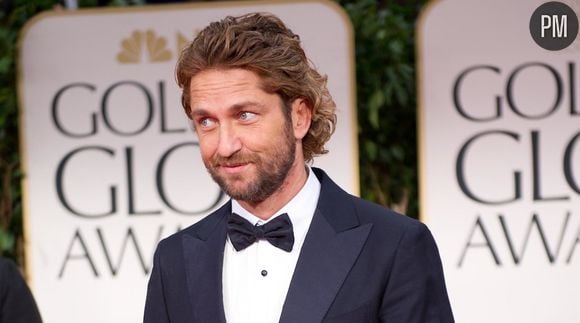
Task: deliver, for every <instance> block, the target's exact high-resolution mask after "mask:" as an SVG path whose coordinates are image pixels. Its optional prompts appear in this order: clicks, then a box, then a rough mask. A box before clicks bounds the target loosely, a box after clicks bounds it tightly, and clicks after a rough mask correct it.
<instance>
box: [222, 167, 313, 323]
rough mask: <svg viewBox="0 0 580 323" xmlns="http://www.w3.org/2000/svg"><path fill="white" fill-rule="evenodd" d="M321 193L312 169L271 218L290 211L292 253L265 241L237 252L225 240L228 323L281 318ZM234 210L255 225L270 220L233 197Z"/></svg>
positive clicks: (271, 321) (267, 322)
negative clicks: (302, 183) (304, 181)
mask: <svg viewBox="0 0 580 323" xmlns="http://www.w3.org/2000/svg"><path fill="white" fill-rule="evenodd" d="M319 195H320V182H319V181H318V179H317V178H316V176H315V175H314V173H313V172H312V170H311V169H309V170H308V179H307V180H306V183H305V184H304V186H303V187H302V189H300V191H299V192H298V194H296V196H294V198H292V200H290V202H288V204H286V205H285V206H283V207H282V208H281V209H280V210H279V211H278V212H276V213H275V216H273V217H271V218H270V219H268V221H271V220H272V219H274V218H275V217H276V216H278V215H280V214H283V213H287V214H288V216H289V217H290V221H292V226H293V230H294V247H293V248H292V251H290V252H286V251H284V250H282V249H279V248H276V247H274V246H272V245H271V244H270V243H269V242H268V241H266V240H259V241H257V242H255V243H254V244H252V245H251V246H249V247H247V248H246V249H244V250H240V251H236V249H234V247H233V245H232V243H231V242H230V240H229V238H228V239H227V240H226V246H225V250H224V263H223V276H222V281H223V297H224V310H225V314H226V321H227V322H228V323H275V322H278V321H279V320H280V315H281V314H282V306H283V305H284V301H285V299H286V293H287V292H288V287H289V286H290V281H291V279H292V275H293V274H294V269H295V267H296V262H297V261H298V256H299V255H300V250H301V249H302V244H303V243H304V238H305V237H306V232H307V231H308V228H309V227H310V223H311V222H312V217H313V216H314V211H315V209H316V204H317V203H318V197H319ZM232 212H234V213H237V214H239V215H240V216H242V217H243V218H245V219H246V220H248V221H250V223H252V224H254V225H255V224H264V223H267V222H268V221H263V220H261V219H260V218H258V217H256V216H255V215H253V214H251V213H250V212H248V211H246V210H245V209H244V208H243V207H242V206H241V205H240V204H239V203H238V202H237V201H235V200H232Z"/></svg>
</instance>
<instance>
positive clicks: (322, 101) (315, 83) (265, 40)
mask: <svg viewBox="0 0 580 323" xmlns="http://www.w3.org/2000/svg"><path fill="white" fill-rule="evenodd" d="M211 68H241V69H246V70H249V71H252V72H254V73H256V74H257V75H258V76H260V78H261V80H262V88H263V89H264V90H265V91H266V92H268V93H276V94H278V95H279V96H280V98H281V99H282V102H283V103H284V104H283V105H284V109H285V110H286V111H285V115H286V118H287V119H288V120H289V119H290V115H291V114H290V113H291V111H290V107H291V103H292V102H293V101H294V100H295V99H298V98H304V99H305V100H306V101H307V102H308V105H309V107H310V108H311V109H312V121H311V125H310V129H309V130H308V133H307V134H306V136H305V137H304V138H303V139H302V149H303V153H304V159H305V160H306V161H311V160H312V158H313V157H314V156H317V155H322V154H325V153H327V152H328V150H327V149H325V147H324V145H325V144H326V142H328V140H329V139H330V137H331V136H332V134H333V132H334V130H335V127H336V104H335V103H334V101H333V100H332V97H331V96H330V93H329V92H328V89H327V87H326V82H327V78H326V76H322V75H320V74H319V73H318V72H317V71H316V69H315V68H314V67H313V65H312V64H311V62H310V61H309V60H308V58H307V57H306V54H305V53H304V50H303V49H302V47H301V46H300V38H299V36H298V35H296V34H294V33H293V32H292V31H291V30H290V29H288V28H287V27H286V26H285V25H284V23H283V22H282V21H281V20H280V19H279V18H278V17H276V16H274V15H272V14H269V13H251V14H247V15H243V16H239V17H231V16H229V17H226V18H225V19H223V20H221V21H218V22H212V23H210V24H209V26H207V27H206V28H205V29H203V30H202V31H201V32H200V33H199V34H198V35H197V36H196V37H195V39H194V40H193V41H192V42H191V43H190V44H189V45H188V46H187V47H185V49H184V50H183V51H182V53H181V56H180V58H179V61H178V63H177V67H176V77H177V83H178V85H179V86H180V87H181V89H182V95H181V103H182V105H183V108H184V109H185V113H186V114H187V116H188V117H189V118H191V106H190V100H191V98H190V83H191V78H192V77H194V76H195V75H197V74H198V73H199V72H202V71H204V70H206V69H211Z"/></svg>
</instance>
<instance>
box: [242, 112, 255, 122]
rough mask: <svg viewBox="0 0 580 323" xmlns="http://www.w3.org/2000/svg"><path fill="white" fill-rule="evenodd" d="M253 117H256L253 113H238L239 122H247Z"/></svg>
mask: <svg viewBox="0 0 580 323" xmlns="http://www.w3.org/2000/svg"><path fill="white" fill-rule="evenodd" d="M255 116H256V114H255V113H252V112H248V111H244V112H242V113H240V120H242V121H248V120H251V119H252V118H253V117H255Z"/></svg>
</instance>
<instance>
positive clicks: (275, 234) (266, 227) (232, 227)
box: [228, 213, 294, 252]
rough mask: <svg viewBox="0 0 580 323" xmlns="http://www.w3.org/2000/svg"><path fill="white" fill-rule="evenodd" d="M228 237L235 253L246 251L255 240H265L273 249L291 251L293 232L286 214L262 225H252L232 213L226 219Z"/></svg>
mask: <svg viewBox="0 0 580 323" xmlns="http://www.w3.org/2000/svg"><path fill="white" fill-rule="evenodd" d="M228 235H229V237H230V241H231V242H232V245H233V246H234V248H235V249H236V251H240V250H243V249H246V248H247V247H248V246H250V245H251V244H252V243H254V242H256V241H257V240H261V239H266V240H268V242H270V243H271V244H272V245H273V246H274V247H278V248H280V249H282V250H284V251H288V252H290V251H292V246H293V245H294V232H293V230H292V222H290V217H288V214H286V213H284V214H280V215H279V216H277V217H275V218H274V219H272V221H270V222H268V223H265V224H263V225H252V224H251V223H250V222H249V221H248V220H246V219H244V218H242V217H241V216H239V215H237V214H235V213H232V214H231V215H230V217H229V219H228Z"/></svg>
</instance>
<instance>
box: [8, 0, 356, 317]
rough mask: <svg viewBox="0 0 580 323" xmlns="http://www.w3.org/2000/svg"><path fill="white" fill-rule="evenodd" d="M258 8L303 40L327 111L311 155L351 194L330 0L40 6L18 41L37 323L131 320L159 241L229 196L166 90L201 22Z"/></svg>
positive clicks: (346, 48) (336, 22) (344, 72)
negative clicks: (322, 83)
mask: <svg viewBox="0 0 580 323" xmlns="http://www.w3.org/2000/svg"><path fill="white" fill-rule="evenodd" d="M256 11H268V12H272V13H274V14H276V15H278V16H279V17H280V18H281V19H282V20H283V21H284V22H286V23H287V24H288V26H289V27H290V28H291V29H292V30H293V31H294V32H296V33H297V34H299V35H300V38H301V40H302V43H303V46H304V47H305V50H306V52H307V55H308V56H309V57H310V58H311V60H312V61H313V63H314V64H315V65H316V66H317V68H318V69H319V71H321V72H322V73H325V74H327V75H328V79H329V81H328V85H329V89H330V92H331V93H332V95H333V97H334V99H335V101H336V103H337V106H338V125H337V131H336V133H335V134H334V136H333V138H332V140H331V141H330V143H329V147H328V148H329V150H330V153H329V154H328V155H327V156H324V157H321V158H318V159H316V160H315V163H314V164H315V166H320V167H322V168H324V169H326V170H327V171H328V172H329V173H330V174H331V176H332V177H333V178H334V179H335V180H336V181H337V182H338V183H339V184H340V185H341V186H342V187H344V188H345V189H346V190H348V191H350V192H352V193H354V194H356V193H358V182H359V180H358V156H357V154H358V150H357V143H356V124H357V123H356V114H355V108H354V102H355V85H354V84H355V82H354V50H353V32H352V28H351V25H350V22H349V21H348V18H347V16H346V15H345V13H344V12H342V11H341V9H340V8H339V7H338V5H336V4H334V3H332V2H330V1H328V2H327V1H287V2H272V1H270V2H229V3H215V2H214V3H205V4H188V5H169V6H146V7H136V8H135V7H134V8H124V9H102V10H79V11H76V12H62V11H61V12H49V13H45V14H42V15H40V16H38V17H36V18H35V19H33V20H32V21H31V22H30V23H29V24H28V25H27V26H26V28H25V29H24V32H23V33H22V35H21V39H20V65H19V91H20V93H19V98H20V105H21V119H20V128H21V140H22V142H21V152H22V162H23V165H24V172H25V182H24V216H25V225H26V227H25V228H26V253H27V265H28V266H27V267H28V270H29V272H28V275H29V277H30V283H31V285H32V289H33V292H34V295H35V297H36V300H37V302H38V305H39V307H40V310H41V313H42V316H43V318H44V321H45V322H47V323H53V322H54V323H56V322H58V323H78V322H86V323H103V322H107V323H112V322H140V321H142V312H143V306H144V301H145V293H146V284H147V280H148V274H149V271H150V270H151V266H152V258H153V252H154V250H155V246H156V244H157V242H158V241H159V240H160V239H161V238H163V237H165V236H167V235H169V234H172V233H174V232H176V231H177V230H179V229H180V228H184V227H186V226H188V225H190V224H192V223H194V222H196V221H198V220H199V219H200V218H202V217H203V216H204V215H206V214H208V213H209V212H210V211H212V210H214V209H216V208H217V207H219V206H220V205H222V204H223V203H224V202H225V201H226V200H227V199H228V198H227V196H225V195H224V194H223V193H222V192H221V191H220V189H219V188H218V186H217V185H215V184H214V183H213V181H212V180H211V178H210V177H209V175H208V174H207V172H206V170H205V168H204V166H203V163H202V161H201V157H200V153H199V147H198V142H197V138H196V136H195V134H194V132H193V131H192V129H191V128H190V126H189V123H188V120H187V118H186V116H185V114H184V112H183V108H182V107H181V103H180V90H179V89H178V87H177V86H176V84H175V77H174V69H175V64H176V61H177V57H178V53H179V52H180V50H181V49H182V48H183V47H184V46H185V44H186V43H187V42H188V41H190V40H191V39H192V38H193V36H194V35H195V34H196V33H197V32H198V31H199V30H201V29H202V28H203V27H205V26H206V25H207V24H208V23H209V22H211V21H215V20H219V19H222V18H224V17H225V16H227V15H240V14H244V13H249V12H256Z"/></svg>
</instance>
